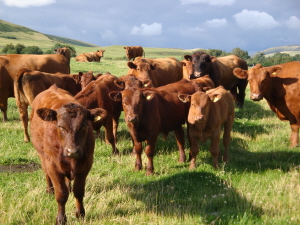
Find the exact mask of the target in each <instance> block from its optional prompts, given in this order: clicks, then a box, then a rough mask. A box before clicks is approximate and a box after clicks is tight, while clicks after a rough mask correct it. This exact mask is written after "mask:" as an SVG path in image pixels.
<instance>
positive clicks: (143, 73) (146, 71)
mask: <svg viewBox="0 0 300 225" xmlns="http://www.w3.org/2000/svg"><path fill="white" fill-rule="evenodd" d="M127 66H128V67H129V68H130V69H133V70H135V74H136V77H138V78H140V79H151V78H150V73H151V71H152V70H155V69H157V68H158V65H156V64H155V65H151V64H150V63H148V62H147V61H145V60H137V61H136V62H128V63H127Z"/></svg>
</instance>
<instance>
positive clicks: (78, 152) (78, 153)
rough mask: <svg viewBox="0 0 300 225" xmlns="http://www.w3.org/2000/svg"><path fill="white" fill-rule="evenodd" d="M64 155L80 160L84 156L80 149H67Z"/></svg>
mask: <svg viewBox="0 0 300 225" xmlns="http://www.w3.org/2000/svg"><path fill="white" fill-rule="evenodd" d="M64 155H65V156H66V157H69V158H78V157H80V156H81V155H82V151H81V148H80V147H75V148H65V149H64Z"/></svg>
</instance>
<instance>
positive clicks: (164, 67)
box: [127, 57, 183, 87]
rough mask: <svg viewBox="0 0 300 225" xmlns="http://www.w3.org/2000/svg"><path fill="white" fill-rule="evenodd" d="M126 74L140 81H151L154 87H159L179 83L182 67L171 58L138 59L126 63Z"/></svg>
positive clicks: (181, 76)
mask: <svg viewBox="0 0 300 225" xmlns="http://www.w3.org/2000/svg"><path fill="white" fill-rule="evenodd" d="M127 66H128V67H129V70H128V74H133V75H134V76H136V77H137V78H139V79H140V80H151V81H152V85H153V86H154V87H160V86H163V85H166V84H170V83H173V82H176V81H179V80H181V79H182V78H183V74H182V65H181V64H180V62H179V61H178V60H177V59H175V58H173V57H168V58H157V59H149V58H142V57H138V58H136V59H135V60H134V61H133V62H128V63H127Z"/></svg>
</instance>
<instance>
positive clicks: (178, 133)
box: [174, 126, 186, 163]
mask: <svg viewBox="0 0 300 225" xmlns="http://www.w3.org/2000/svg"><path fill="white" fill-rule="evenodd" d="M174 133H175V137H176V142H177V146H178V149H179V162H180V163H183V162H185V161H186V156H185V152H184V131H183V129H182V126H180V127H178V128H177V129H175V130H174Z"/></svg>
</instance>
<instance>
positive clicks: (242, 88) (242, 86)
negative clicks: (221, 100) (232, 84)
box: [237, 79, 248, 108]
mask: <svg viewBox="0 0 300 225" xmlns="http://www.w3.org/2000/svg"><path fill="white" fill-rule="evenodd" d="M247 85H248V81H247V79H240V80H239V83H238V90H239V93H238V94H237V106H238V107H239V108H243V107H244V101H245V96H246V88H247Z"/></svg>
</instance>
